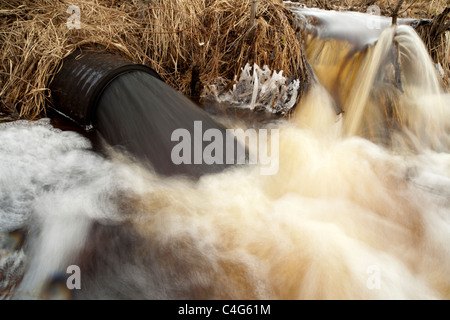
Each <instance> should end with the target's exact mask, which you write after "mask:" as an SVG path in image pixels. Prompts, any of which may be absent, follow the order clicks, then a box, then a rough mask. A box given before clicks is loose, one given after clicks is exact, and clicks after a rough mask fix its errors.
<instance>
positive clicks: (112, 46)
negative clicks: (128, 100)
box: [0, 0, 306, 118]
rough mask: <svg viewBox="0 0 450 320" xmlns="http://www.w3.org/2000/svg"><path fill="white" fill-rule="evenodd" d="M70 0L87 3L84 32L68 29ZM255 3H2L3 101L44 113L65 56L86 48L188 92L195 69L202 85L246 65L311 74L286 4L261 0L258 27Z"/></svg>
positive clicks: (27, 112) (26, 113) (25, 113)
mask: <svg viewBox="0 0 450 320" xmlns="http://www.w3.org/2000/svg"><path fill="white" fill-rule="evenodd" d="M70 5H76V6H78V7H79V8H80V13H81V16H80V18H81V19H80V20H81V25H80V27H81V28H80V29H71V28H68V25H67V21H68V19H69V18H70V16H71V14H70V13H68V12H67V9H68V7H69V6H70ZM250 7H251V0H152V1H146V0H133V1H113V0H70V1H66V0H60V1H55V0H25V1H22V0H21V1H18V0H10V1H8V2H7V3H3V2H2V4H1V5H0V24H1V31H0V99H1V100H0V106H3V109H5V108H6V109H8V110H9V111H11V112H13V111H16V112H17V113H18V114H19V115H20V116H21V117H27V118H36V117H39V116H42V115H43V114H45V106H46V103H47V102H48V101H49V100H50V99H49V98H50V97H51V92H50V91H49V90H48V85H49V83H50V81H51V79H52V77H53V75H54V74H55V73H56V72H57V68H58V65H59V63H60V61H61V59H63V58H64V57H65V56H67V55H68V54H70V53H71V52H72V51H74V50H75V49H76V48H79V47H81V48H90V49H97V50H107V51H113V52H119V53H121V54H123V55H125V56H127V57H129V58H130V59H132V60H134V61H136V62H139V63H143V64H146V65H149V66H150V67H152V68H154V69H155V70H156V71H157V72H158V73H159V74H160V75H161V76H162V78H163V79H165V81H167V83H169V84H170V85H172V86H174V87H175V88H177V89H179V90H180V91H181V92H183V93H184V94H187V95H189V94H191V78H192V71H193V70H195V73H198V74H199V80H200V83H201V84H202V85H203V86H204V85H207V84H208V83H209V82H211V81H214V79H216V78H217V77H224V78H226V79H233V77H234V75H236V74H238V73H239V71H240V68H242V67H243V66H244V65H245V64H246V63H247V62H250V63H253V62H255V63H257V64H260V65H264V64H267V65H269V67H270V68H272V69H273V70H284V72H285V74H287V75H290V76H294V77H299V78H301V77H302V76H303V75H305V74H306V73H305V72H304V58H303V56H302V50H301V44H300V39H299V38H298V37H297V35H296V33H295V30H294V29H293V28H292V26H291V25H292V23H291V22H292V21H290V19H291V17H290V15H289V14H288V12H287V10H286V9H285V7H284V6H283V4H282V2H281V1H280V0H260V1H259V6H258V10H257V12H256V19H255V23H254V26H253V27H251V26H250V25H249V21H250ZM201 87H202V86H200V88H201ZM197 94H198V93H197Z"/></svg>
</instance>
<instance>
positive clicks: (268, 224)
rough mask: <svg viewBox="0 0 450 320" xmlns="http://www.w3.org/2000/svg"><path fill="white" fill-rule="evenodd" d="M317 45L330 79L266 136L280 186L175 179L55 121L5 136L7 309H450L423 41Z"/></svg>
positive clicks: (438, 161)
mask: <svg viewBox="0 0 450 320" xmlns="http://www.w3.org/2000/svg"><path fill="white" fill-rule="evenodd" d="M335 14H336V15H338V14H337V13H335ZM334 18H335V19H338V18H336V17H334ZM320 28H326V25H323V24H321V25H320ZM308 39H309V40H308V42H307V48H306V49H307V58H308V60H309V61H310V64H311V66H312V68H313V70H314V72H315V74H316V79H317V83H315V84H314V85H313V86H312V88H311V89H310V91H309V93H308V94H307V95H305V96H304V97H302V99H301V101H300V102H299V104H298V106H297V107H296V112H295V114H294V115H293V116H292V117H291V118H290V119H286V120H279V121H275V122H272V123H270V124H264V126H267V127H269V128H277V129H279V171H278V172H277V174H274V175H261V174H260V170H258V166H250V165H246V166H243V165H238V166H233V167H230V168H226V169H225V170H223V171H220V172H216V173H206V174H203V175H201V176H200V177H199V178H198V179H195V180H194V179H190V178H188V177H185V176H178V175H173V176H169V177H168V176H166V175H159V174H158V173H155V172H154V171H153V170H149V169H148V166H147V165H141V164H140V163H139V162H138V161H135V160H133V159H132V158H129V157H128V156H126V154H125V155H124V154H122V153H115V152H112V153H111V154H109V155H108V157H104V156H101V155H99V154H98V153H96V152H94V150H92V145H91V143H90V141H89V140H87V139H86V138H84V137H83V136H81V135H79V134H77V133H74V132H71V131H61V130H59V129H55V128H53V126H52V125H51V124H50V123H49V121H48V120H45V119H44V120H40V121H37V122H25V121H17V122H11V123H7V124H1V125H0V141H1V144H0V162H1V163H2V166H1V167H0V204H1V205H0V222H1V223H0V242H1V244H2V246H1V251H0V254H1V255H0V270H1V273H0V290H2V295H3V297H6V298H14V299H21V298H80V299H84V298H125V299H133V298H148V299H200V298H206V299H226V298H233V299H449V298H450V276H449V274H450V246H449V243H450V154H449V149H450V139H449V138H450V104H449V102H450V99H449V95H448V94H447V93H445V92H444V91H443V89H442V88H441V87H440V84H439V79H438V76H437V75H436V70H435V69H434V65H433V63H432V61H431V60H430V58H429V57H428V55H427V53H426V50H425V48H424V46H423V44H422V42H421V41H420V39H419V38H418V37H417V35H416V34H415V32H414V30H413V29H411V28H410V27H409V26H397V27H392V28H391V27H388V26H386V27H385V28H384V29H383V30H380V32H379V36H378V37H377V39H378V40H377V41H376V44H375V43H372V44H370V45H368V46H367V47H365V48H364V49H363V50H359V49H358V50H354V48H355V47H354V44H352V42H351V41H343V40H342V39H337V40H336V37H333V38H327V37H326V36H323V34H322V36H318V35H317V34H316V35H315V36H314V35H313V36H311V37H310V38H308ZM318 48H320V49H318ZM326 48H328V49H326ZM337 48H340V49H342V50H344V48H348V50H347V51H345V52H344V53H343V52H342V51H341V50H337ZM254 87H255V86H252V83H250V85H249V88H248V90H249V92H261V90H258V91H255V90H254ZM111 103H114V101H112V102H111ZM168 107H170V106H169V105H168ZM160 112H161V113H164V111H163V110H161V111H160ZM171 116H173V117H177V114H172V115H171ZM139 117H141V115H139ZM127 121H129V120H127ZM221 121H222V120H221ZM181 122H182V121H181ZM223 123H224V124H225V125H226V126H229V127H240V126H244V125H245V124H244V123H242V122H241V121H239V120H230V119H227V120H223ZM128 125H129V124H128ZM141 125H142V124H141ZM71 265H76V266H78V267H79V268H80V269H79V270H80V272H81V278H80V279H81V289H79V290H77V289H74V290H69V289H68V288H67V286H66V279H67V277H68V275H69V274H68V273H67V268H68V267H69V266H71Z"/></svg>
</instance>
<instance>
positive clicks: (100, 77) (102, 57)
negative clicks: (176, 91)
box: [50, 50, 162, 131]
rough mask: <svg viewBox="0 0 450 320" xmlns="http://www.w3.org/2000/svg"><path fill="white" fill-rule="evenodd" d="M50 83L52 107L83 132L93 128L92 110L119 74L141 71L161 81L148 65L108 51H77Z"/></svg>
mask: <svg viewBox="0 0 450 320" xmlns="http://www.w3.org/2000/svg"><path fill="white" fill-rule="evenodd" d="M61 63H62V66H61V69H60V71H59V72H58V73H57V74H56V76H55V77H54V79H53V81H52V82H51V84H50V90H51V93H52V105H51V107H52V108H53V109H55V110H56V111H58V112H59V113H61V114H63V115H64V116H66V117H68V118H70V119H71V120H72V121H74V122H76V123H77V124H78V125H80V126H81V127H83V128H84V129H85V130H86V131H89V130H91V129H93V127H94V123H95V111H96V107H97V104H98V100H99V98H100V96H101V94H102V92H103V90H104V89H105V88H106V87H107V86H108V84H109V83H111V82H112V81H113V80H114V79H115V78H117V77H118V76H119V75H121V74H124V73H127V72H132V71H143V72H146V73H148V74H150V75H152V76H154V77H156V78H158V79H160V80H162V79H161V77H160V76H159V75H158V74H157V73H156V72H155V71H154V70H153V69H151V68H150V67H147V66H145V65H142V64H138V63H135V62H133V61H130V60H128V59H125V58H124V57H122V56H120V55H118V54H112V53H110V52H104V51H102V52H96V51H81V50H76V51H74V52H73V53H72V54H70V55H69V56H68V57H66V58H65V59H64V60H63V61H62V62H61Z"/></svg>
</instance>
